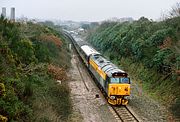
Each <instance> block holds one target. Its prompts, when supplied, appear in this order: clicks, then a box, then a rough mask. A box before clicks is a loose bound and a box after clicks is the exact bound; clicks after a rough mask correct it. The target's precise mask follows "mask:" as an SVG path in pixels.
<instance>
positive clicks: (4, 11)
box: [1, 7, 6, 17]
mask: <svg viewBox="0 0 180 122" xmlns="http://www.w3.org/2000/svg"><path fill="white" fill-rule="evenodd" d="M1 15H2V16H3V17H6V8H5V7H2V14H1Z"/></svg>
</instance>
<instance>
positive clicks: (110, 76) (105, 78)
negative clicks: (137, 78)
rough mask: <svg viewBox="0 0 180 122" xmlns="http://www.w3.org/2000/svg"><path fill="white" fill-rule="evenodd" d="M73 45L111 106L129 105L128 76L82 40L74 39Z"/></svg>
mask: <svg viewBox="0 0 180 122" xmlns="http://www.w3.org/2000/svg"><path fill="white" fill-rule="evenodd" d="M72 42H73V45H74V46H75V48H76V50H77V52H78V53H79V55H80V57H81V58H82V60H83V62H84V64H85V65H86V67H87V68H88V69H89V71H90V72H91V74H92V75H93V76H94V78H95V79H96V82H97V84H98V86H99V87H100V88H101V90H102V92H103V93H104V94H105V96H106V98H107V101H108V103H110V104H111V105H127V103H128V99H126V97H127V96H129V95H130V78H129V77H128V74H127V73H126V72H125V71H123V70H121V69H119V68H118V67H117V66H115V65H114V64H113V63H111V62H110V61H108V60H107V59H106V58H104V57H103V56H102V55H101V54H100V53H99V52H98V51H96V50H95V49H93V48H92V47H91V46H89V45H88V44H87V43H86V42H85V41H83V40H82V39H81V38H77V37H74V38H73V40H72Z"/></svg>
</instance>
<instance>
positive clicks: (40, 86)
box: [0, 17, 72, 122]
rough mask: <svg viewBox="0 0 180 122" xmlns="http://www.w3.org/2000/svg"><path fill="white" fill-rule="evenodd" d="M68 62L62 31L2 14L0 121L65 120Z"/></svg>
mask: <svg viewBox="0 0 180 122" xmlns="http://www.w3.org/2000/svg"><path fill="white" fill-rule="evenodd" d="M69 63H70V55H68V49H67V42H66V39H65V37H63V34H61V33H60V32H57V31H55V30H53V29H52V28H49V27H47V26H44V25H39V24H33V23H32V22H27V23H24V24H23V23H18V22H11V21H9V20H7V19H4V18H3V17H1V18H0V121H2V120H3V119H4V120H7V119H8V121H18V122H20V121H28V122H29V121H57V120H62V121H67V120H68V116H69V115H70V114H71V109H72V107H71V101H70V96H69V95H70V91H69V87H68V85H67V82H66V81H67V76H66V69H67V68H68V67H69ZM57 80H60V81H61V84H60V83H58V82H56V81H57Z"/></svg>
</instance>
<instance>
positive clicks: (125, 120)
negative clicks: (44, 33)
mask: <svg viewBox="0 0 180 122" xmlns="http://www.w3.org/2000/svg"><path fill="white" fill-rule="evenodd" d="M73 52H75V54H74V56H75V57H74V58H75V60H76V66H77V69H78V72H79V74H80V77H81V79H82V82H83V84H84V86H85V88H86V90H87V91H88V92H89V88H88V86H87V85H86V83H85V80H84V77H83V75H82V71H81V70H80V66H79V63H77V61H80V62H81V63H82V60H81V58H80V56H79V54H78V53H77V50H76V49H73ZM90 77H92V76H90ZM102 96H104V95H103V94H102ZM107 104H108V103H107ZM109 107H111V108H112V109H111V110H112V111H114V114H115V115H114V116H115V118H116V120H118V121H119V122H139V120H138V119H137V117H136V116H135V115H134V114H133V113H132V112H131V111H130V110H129V109H128V108H127V107H126V106H112V105H109Z"/></svg>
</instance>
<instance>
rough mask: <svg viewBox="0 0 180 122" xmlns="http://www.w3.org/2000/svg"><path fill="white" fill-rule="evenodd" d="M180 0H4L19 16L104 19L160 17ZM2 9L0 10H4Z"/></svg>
mask: <svg viewBox="0 0 180 122" xmlns="http://www.w3.org/2000/svg"><path fill="white" fill-rule="evenodd" d="M177 2H178V0H50V1H49V0H0V7H1V8H2V7H6V9H7V13H6V15H7V16H9V15H10V8H11V7H15V9H16V17H18V18H21V17H27V18H31V19H51V20H52V19H56V20H74V21H102V20H105V19H109V18H112V17H117V18H122V17H132V18H133V19H139V18H140V17H142V16H145V17H147V18H149V19H153V20H157V19H158V18H160V16H161V14H162V13H166V12H167V11H169V10H170V9H171V7H172V6H173V5H174V4H175V3H177ZM1 11H2V10H0V13H1Z"/></svg>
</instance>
